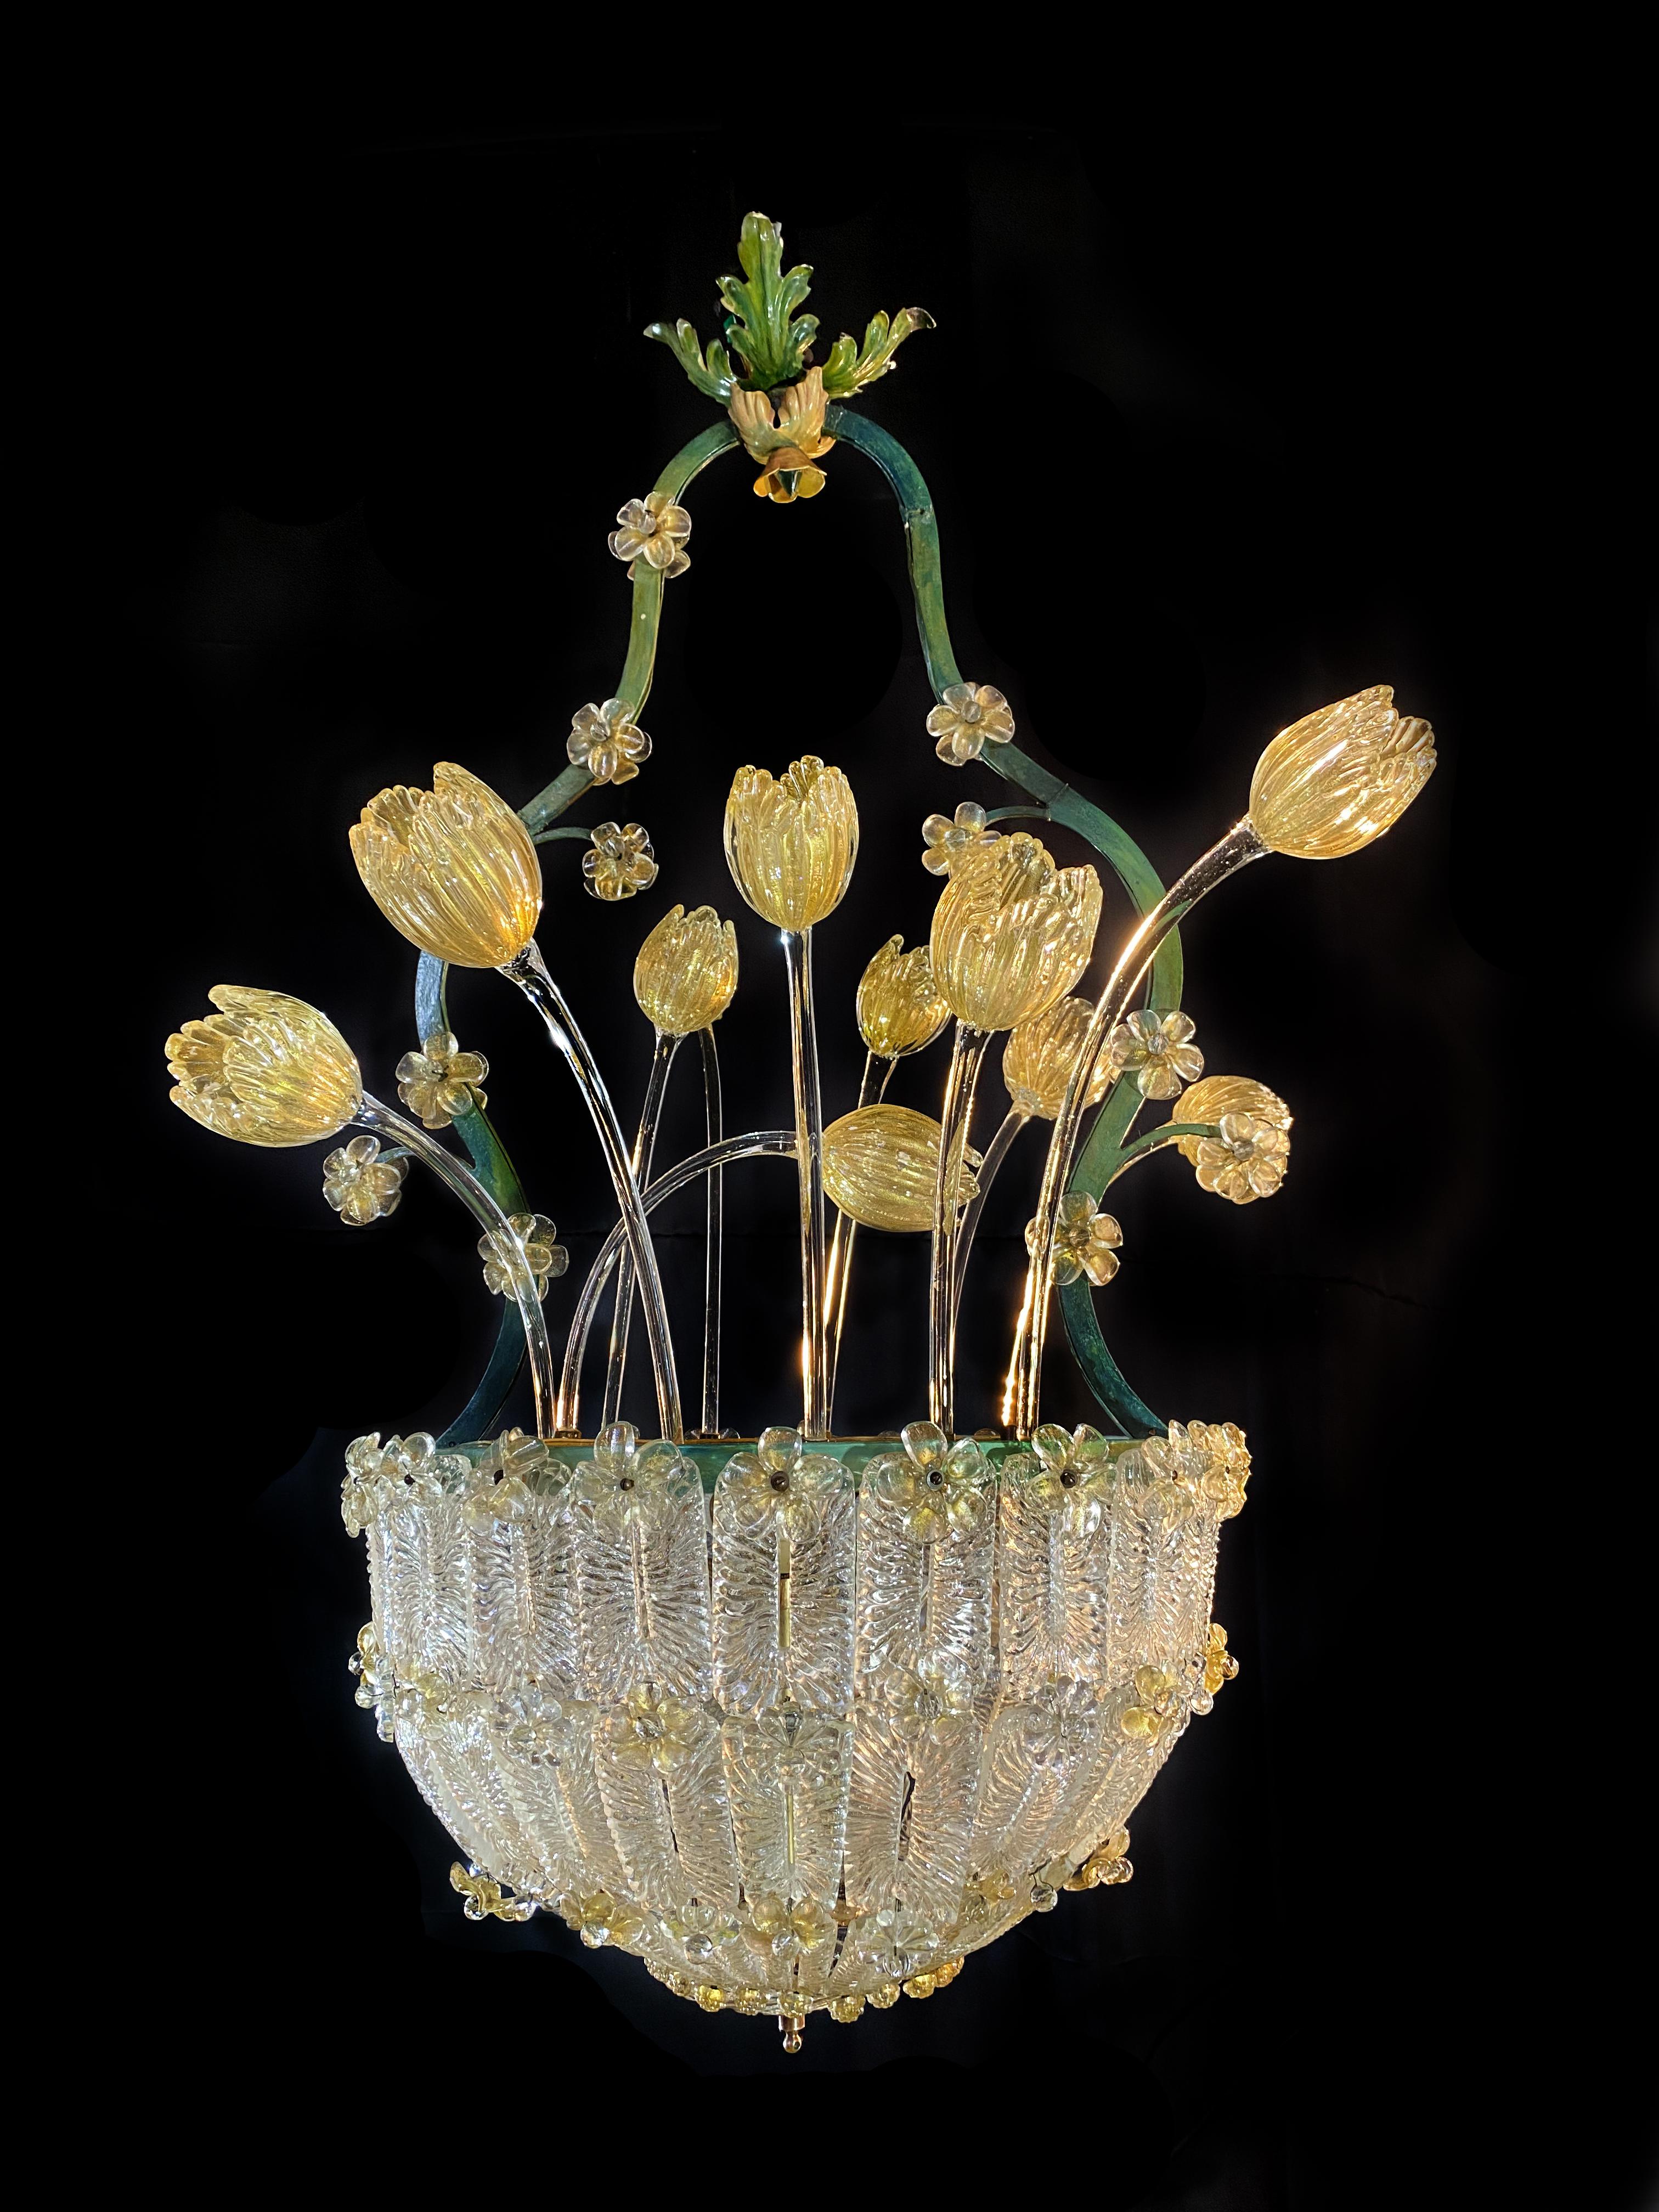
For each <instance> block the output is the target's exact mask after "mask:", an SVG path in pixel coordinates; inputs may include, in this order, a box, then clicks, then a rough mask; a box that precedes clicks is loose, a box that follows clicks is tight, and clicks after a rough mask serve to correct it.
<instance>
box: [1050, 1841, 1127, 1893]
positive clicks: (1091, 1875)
mask: <svg viewBox="0 0 1659 2212" xmlns="http://www.w3.org/2000/svg"><path fill="white" fill-rule="evenodd" d="M1128 1850H1129V1831H1128V1830H1127V1828H1119V1829H1118V1830H1117V1831H1116V1832H1115V1833H1114V1834H1112V1835H1109V1836H1108V1837H1107V1838H1106V1839H1105V1841H1104V1842H1103V1843H1099V1844H1096V1845H1095V1847H1094V1849H1093V1850H1091V1852H1090V1854H1089V1856H1088V1857H1087V1858H1086V1859H1085V1860H1084V1862H1083V1864H1082V1865H1081V1866H1080V1867H1079V1869H1078V1870H1077V1872H1076V1873H1075V1874H1074V1875H1073V1876H1072V1878H1071V1880H1070V1881H1068V1882H1067V1883H1066V1888H1067V1889H1113V1888H1115V1887H1117V1885H1118V1884H1119V1883H1120V1882H1125V1881H1133V1879H1134V1871H1135V1870H1134V1869H1133V1866H1131V1864H1130V1863H1129V1858H1128Z"/></svg>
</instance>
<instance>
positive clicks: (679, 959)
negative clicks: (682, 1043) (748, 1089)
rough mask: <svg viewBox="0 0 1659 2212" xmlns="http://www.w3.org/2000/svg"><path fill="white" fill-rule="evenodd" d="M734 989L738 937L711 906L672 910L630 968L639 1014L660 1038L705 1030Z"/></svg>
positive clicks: (725, 1005) (727, 1003)
mask: <svg viewBox="0 0 1659 2212" xmlns="http://www.w3.org/2000/svg"><path fill="white" fill-rule="evenodd" d="M737 987H738V932H737V927H736V924H735V923H732V922H729V921H721V920H720V916H719V915H717V914H716V913H715V911H714V908H713V907H712V906H700V907H695V908H693V909H692V911H691V912H690V914H687V912H686V911H685V909H684V907H679V906H671V907H670V908H669V909H668V911H667V913H666V914H665V915H664V916H663V918H662V920H661V921H659V923H658V924H657V926H656V927H655V928H654V929H653V931H652V933H651V934H650V935H649V936H648V937H647V939H646V940H645V942H644V944H643V945H641V947H640V952H639V957H638V959H637V960H635V963H634V996H635V998H636V999H637V1000H639V1004H640V1012H641V1013H642V1014H643V1015H644V1016H645V1018H646V1019H647V1021H648V1022H649V1023H650V1024H652V1026H653V1028H654V1029H658V1030H661V1032H662V1033H663V1035H664V1036H690V1035H691V1033H692V1031H693V1030H706V1029H708V1027H709V1025H710V1024H712V1023H714V1022H717V1021H719V1019H720V1016H721V1015H722V1014H723V1013H724V1012H726V1008H727V1007H728V1006H730V1005H731V1003H732V993H733V992H734V991H735V990H736V989H737Z"/></svg>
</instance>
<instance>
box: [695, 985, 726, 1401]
mask: <svg viewBox="0 0 1659 2212" xmlns="http://www.w3.org/2000/svg"><path fill="white" fill-rule="evenodd" d="M697 1040H698V1042H699V1043H700V1044H701V1045H702V1116H703V1127H704V1129H705V1131H706V1132H707V1134H708V1145H709V1148H710V1149H711V1150H712V1149H713V1148H714V1146H716V1145H718V1144H719V1143H720V1139H721V1138H722V1137H723V1136H724V1135H725V1134H726V1115H725V1110H724V1108H723V1106H722V1104H721V1101H720V1048H719V1047H718V1046H717V1045H716V1044H715V1042H714V1030H713V1029H712V1028H709V1029H706V1030H698V1032H697ZM725 1241H726V1213H725V1190H724V1179H723V1177H722V1176H721V1172H720V1169H719V1168H711V1169H710V1170H708V1213H707V1217H706V1226H705V1228H704V1231H703V1246H702V1254H703V1257H702V1426H701V1427H700V1428H699V1430H698V1431H697V1433H698V1435H699V1436H703V1437H718V1436H719V1434H720V1261H721V1257H722V1250H721V1248H722V1246H723V1245H724V1243H725Z"/></svg>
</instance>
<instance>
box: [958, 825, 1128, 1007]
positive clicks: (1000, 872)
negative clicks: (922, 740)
mask: <svg viewBox="0 0 1659 2212" xmlns="http://www.w3.org/2000/svg"><path fill="white" fill-rule="evenodd" d="M1099 920H1100V878H1099V877H1098V876H1097V875H1096V873H1095V872H1094V870H1093V869H1092V868H1088V867H1084V868H1057V867H1056V866H1054V860H1053V859H1052V858H1051V856H1050V854H1049V853H1048V848H1047V847H1046V846H1045V845H1044V844H1043V843H1042V840H1041V839H1040V838H1036V837H1031V836H1026V835H1025V834H1024V831H1022V832H1020V833H1019V834H1018V835H1017V836H1012V837H1000V838H998V840H997V841H996V842H995V843H994V844H992V845H977V846H971V847H969V849H968V850H967V851H966V852H965V853H963V854H962V855H961V857H960V858H959V859H958V860H957V862H956V865H955V866H953V867H952V869H951V877H950V880H949V882H948V883H947V884H945V889H944V890H943V891H942V892H941V893H940V895H939V904H938V906H937V907H936V908H934V910H933V931H932V933H931V935H930V938H929V940H928V942H929V945H930V946H931V949H932V951H933V980H934V981H935V982H936V983H937V985H938V986H939V992H940V994H941V996H942V997H943V998H944V1000H945V1003H946V1004H947V1005H948V1006H949V1007H950V1009H951V1012H952V1013H953V1014H954V1015H955V1016H956V1018H957V1020H958V1021H960V1022H964V1023H966V1024H968V1025H969V1028H972V1029H977V1030H1012V1029H1018V1027H1019V1026H1020V1024H1022V1023H1024V1022H1030V1021H1035V1020H1036V1018H1037V1016H1038V1015H1039V1014H1042V1013H1046V1012H1048V1008H1049V1007H1050V1006H1053V1005H1054V1001H1055V1000H1057V999H1063V998H1064V997H1065V995H1066V993H1067V992H1068V991H1069V990H1070V989H1071V987H1072V986H1073V984H1074V983H1075V982H1076V981H1077V980H1078V977H1079V975H1081V974H1082V973H1083V970H1084V969H1085V967H1086V966H1087V965H1088V963H1089V955H1090V953H1091V951H1093V949H1094V942H1095V929H1096V926H1097V923H1098V922H1099Z"/></svg>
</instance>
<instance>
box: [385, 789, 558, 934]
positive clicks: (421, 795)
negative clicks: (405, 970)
mask: <svg viewBox="0 0 1659 2212" xmlns="http://www.w3.org/2000/svg"><path fill="white" fill-rule="evenodd" d="M432 782H433V788H432V789H431V790H430V791H415V790H411V789H410V787H408V786H407V785H404V784H394V785H392V787H390V788H389V789H387V790H386V791H382V792H380V793H378V794H377V795H376V796H375V797H374V799H370V800H369V802H368V805H367V806H366V807H364V809H363V811H362V820H361V821H359V822H358V823H357V824H356V827H355V828H354V829H353V830H352V832H351V853H352V858H353V859H354V860H356V863H357V872H358V874H359V875H360V876H361V877H362V879H363V883H364V885H365V886H366V888H367V890H368V895H369V896H370V897H371V898H372V899H373V900H374V903H375V905H376V906H378V907H379V908H380V911H381V913H382V914H383V915H385V916H386V920H387V921H389V922H390V923H391V924H392V927H393V928H394V929H397V930H400V931H401V932H402V933H403V934H404V936H405V937H406V938H408V939H409V940H410V943H411V944H413V945H419V947H420V949H421V951H422V952H429V953H431V954H432V956H433V957H434V958H435V959H438V960H447V961H449V962H451V963H453V965H454V966H455V967H457V968H501V967H504V966H505V965H506V964H507V962H508V961H509V960H514V959H516V958H517V957H518V956H519V954H520V952H522V951H524V949H525V947H526V945H528V944H529V942H530V940H531V939H532V937H533V936H534V935H535V933H536V924H537V921H538V920H539V918H540V915H541V910H542V872H541V865H540V863H539V862H538V860H537V858H536V848H535V846H534V844H533V843H532V841H531V836H530V832H529V831H528V830H527V829H526V828H525V826H524V824H523V823H522V822H520V819H519V817H518V816H517V815H516V814H515V813H514V812H513V809H512V808H511V807H510V806H509V805H507V801H506V800H505V799H501V798H498V797H497V796H496V794H495V793H494V792H493V791H492V790H491V789H490V788H489V785H488V784H487V783H483V782H480V781H479V779H478V778H477V776H476V775H469V773H468V772H467V770H466V769H464V768H457V767H456V766H455V764H454V763H453V762H452V761H440V762H439V763H438V764H437V766H436V767H435V769H433V771H432Z"/></svg>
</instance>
